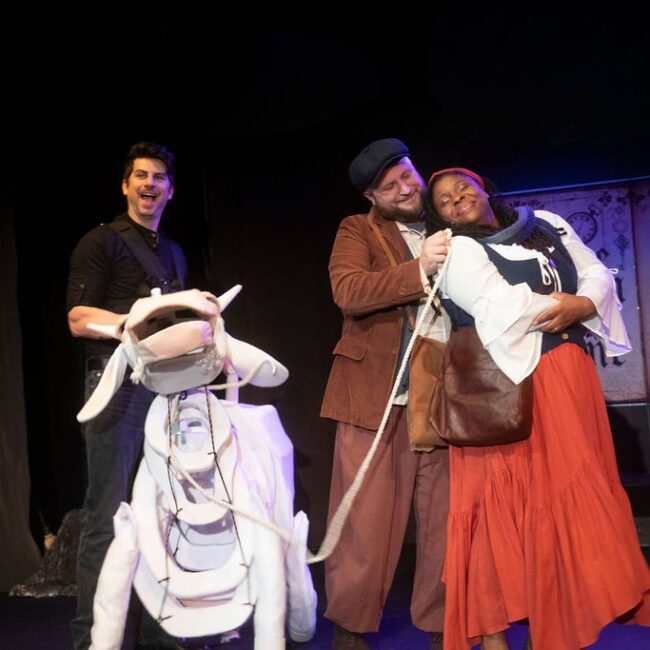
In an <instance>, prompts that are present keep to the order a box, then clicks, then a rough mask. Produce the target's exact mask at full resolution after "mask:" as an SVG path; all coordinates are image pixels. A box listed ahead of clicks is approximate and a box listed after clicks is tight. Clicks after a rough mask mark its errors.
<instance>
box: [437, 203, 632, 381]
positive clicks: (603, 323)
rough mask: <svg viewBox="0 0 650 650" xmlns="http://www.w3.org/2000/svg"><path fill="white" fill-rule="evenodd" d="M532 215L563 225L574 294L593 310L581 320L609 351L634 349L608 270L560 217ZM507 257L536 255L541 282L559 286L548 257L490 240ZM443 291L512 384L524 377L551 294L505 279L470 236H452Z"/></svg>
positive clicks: (536, 351)
mask: <svg viewBox="0 0 650 650" xmlns="http://www.w3.org/2000/svg"><path fill="white" fill-rule="evenodd" d="M535 216H536V217H540V218H541V219H544V220H545V221H548V222H549V223H550V224H552V225H553V226H555V227H556V228H563V229H564V230H565V231H566V233H567V234H566V235H563V236H562V243H563V244H564V246H565V248H566V250H567V252H568V253H569V254H570V255H571V259H572V260H573V263H574V264H575V266H576V270H577V272H578V290H577V292H576V294H577V295H578V296H586V297H588V298H590V299H591V301H592V302H593V303H594V305H595V307H596V312H597V313H596V315H594V316H592V317H591V318H589V319H587V320H585V321H583V323H582V324H583V325H584V326H585V327H586V328H587V329H588V330H590V331H591V332H593V333H594V334H595V335H596V336H598V337H599V338H600V339H601V340H602V341H603V344H604V348H605V352H606V354H607V356H610V357H614V356H619V355H621V354H625V353H626V352H629V351H630V350H631V349H632V348H631V346H630V341H629V339H628V335H627V331H626V329H625V324H624V323H623V319H622V317H621V314H620V309H621V304H620V302H619V300H618V297H617V295H616V288H615V284H614V278H613V276H612V271H610V269H608V268H606V267H605V266H604V265H603V264H602V263H601V262H600V260H599V259H598V258H597V257H596V254H595V253H594V252H593V251H592V250H591V249H590V248H588V247H587V246H585V245H584V244H583V243H582V240H581V239H580V237H578V235H577V234H576V232H575V231H574V230H573V228H572V227H571V226H570V225H569V224H568V223H567V222H566V221H565V220H564V219H562V218H561V217H560V216H558V215H556V214H553V213H552V212H547V211H546V210H535ZM489 246H491V247H492V248H493V249H494V250H495V251H496V252H497V253H499V255H501V256H503V257H505V258H506V259H509V260H527V259H537V261H538V262H539V265H540V270H541V273H542V278H543V281H544V282H545V283H546V284H550V285H553V288H552V290H557V291H562V287H561V285H559V277H558V276H557V273H556V272H555V269H554V268H553V267H552V266H551V265H550V264H549V263H548V261H547V259H546V257H545V256H544V255H542V254H541V253H539V252H538V251H533V250H529V249H527V248H524V247H523V246H520V245H518V244H507V245H506V244H489ZM440 289H441V291H442V293H443V296H445V297H448V298H450V299H451V300H452V301H453V302H455V303H456V304H457V305H458V306H459V307H460V308H461V309H463V310H465V311H466V312H467V313H468V314H471V315H472V316H473V317H474V319H475V321H476V330H477V332H478V335H479V337H480V339H481V341H482V342H483V345H484V346H485V348H486V349H487V350H488V352H489V353H490V355H491V356H492V358H493V359H494V361H495V363H496V364H497V365H498V366H499V368H501V370H503V372H504V373H505V374H506V375H508V377H510V379H512V381H514V382H515V383H519V382H520V381H522V380H523V379H524V378H525V377H527V376H528V375H529V374H530V373H531V372H533V370H534V369H535V367H536V366H537V364H538V362H539V358H540V356H541V347H542V333H541V332H537V331H533V330H531V325H532V321H533V320H534V319H535V317H536V316H537V315H538V314H540V313H541V312H543V311H544V310H545V309H548V307H550V306H551V305H553V303H554V301H555V299H554V298H551V297H550V296H545V295H541V294H538V293H535V292H533V291H532V290H531V289H530V287H529V286H528V285H527V284H525V283H521V284H516V285H511V284H509V283H508V282H507V281H506V280H505V279H504V278H503V276H502V275H501V274H500V273H499V271H498V270H497V268H496V267H495V266H494V264H493V263H492V262H491V261H490V259H489V258H488V256H487V254H486V252H485V249H484V248H483V246H482V245H481V244H479V243H478V242H476V241H474V240H473V239H471V238H469V237H462V236H456V237H453V238H452V240H451V248H450V253H449V262H448V265H447V269H446V272H445V273H444V276H443V278H442V280H441V283H440Z"/></svg>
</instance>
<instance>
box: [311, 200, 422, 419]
mask: <svg viewBox="0 0 650 650" xmlns="http://www.w3.org/2000/svg"><path fill="white" fill-rule="evenodd" d="M368 218H370V219H372V220H373V221H374V222H375V223H376V224H377V226H378V227H379V228H380V230H381V232H382V234H383V236H384V238H385V240H386V242H387V244H388V246H389V248H390V249H391V251H392V253H393V255H394V256H395V260H396V261H397V266H391V264H390V261H389V259H388V257H387V255H386V253H385V251H384V250H383V248H382V246H381V244H380V243H379V240H378V239H377V236H376V235H375V233H373V231H372V229H371V227H370V223H369V221H368ZM409 258H410V254H409V253H408V249H407V246H406V242H405V241H404V238H403V237H402V235H401V234H400V231H399V229H398V228H397V226H396V224H395V223H394V222H393V221H390V220H388V219H384V218H383V217H381V216H380V215H379V214H377V213H376V212H375V211H374V209H373V210H371V211H370V215H363V214H359V215H354V216H351V217H347V218H346V219H343V221H342V222H341V224H340V226H339V229H338V232H337V234H336V240H335V242H334V248H333V249H332V255H331V257H330V263H329V274H330V281H331V283H332V293H333V295H334V302H335V303H336V304H337V305H338V306H339V307H340V309H341V311H342V312H343V332H342V335H341V338H340V339H339V341H338V343H337V344H336V347H335V348H334V351H333V354H334V363H333V365H332V370H331V372H330V376H329V380H328V382H327V388H326V389H325V396H324V398H323V404H322V407H321V412H320V414H321V416H322V417H326V418H331V419H333V420H338V421H341V422H347V423H350V424H354V425H356V426H360V427H364V428H367V429H373V430H376V429H378V428H379V423H380V421H381V417H382V415H383V413H384V409H385V408H386V402H387V400H388V397H389V396H390V391H391V388H392V382H393V379H394V376H395V370H396V365H397V357H398V354H399V347H400V340H401V333H402V326H403V321H404V318H405V317H406V312H405V309H404V307H405V306H406V305H407V304H408V303H410V302H413V301H414V300H418V299H419V298H421V297H423V296H424V295H425V293H424V290H423V288H422V280H421V277H420V269H419V262H418V260H417V259H415V260H414V259H409Z"/></svg>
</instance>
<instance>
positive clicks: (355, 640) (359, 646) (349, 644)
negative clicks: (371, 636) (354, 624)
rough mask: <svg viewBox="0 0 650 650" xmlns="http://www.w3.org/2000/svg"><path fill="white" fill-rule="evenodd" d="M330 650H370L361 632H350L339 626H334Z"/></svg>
mask: <svg viewBox="0 0 650 650" xmlns="http://www.w3.org/2000/svg"><path fill="white" fill-rule="evenodd" d="M332 650H370V646H369V645H368V644H367V643H366V642H365V641H364V639H363V633H362V632H350V630H346V629H345V628H344V627H341V626H340V625H335V626H334V638H333V639H332Z"/></svg>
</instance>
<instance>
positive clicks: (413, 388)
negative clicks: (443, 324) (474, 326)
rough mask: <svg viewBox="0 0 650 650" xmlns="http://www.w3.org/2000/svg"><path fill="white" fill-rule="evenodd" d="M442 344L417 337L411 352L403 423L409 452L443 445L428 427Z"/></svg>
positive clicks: (433, 430)
mask: <svg viewBox="0 0 650 650" xmlns="http://www.w3.org/2000/svg"><path fill="white" fill-rule="evenodd" d="M446 347H447V346H446V344H445V343H442V342H440V341H436V340H435V339H431V338H428V337H426V336H417V337H416V339H415V343H414V344H413V350H412V351H411V364H410V367H409V398H408V402H407V406H406V408H407V411H406V414H407V423H408V432H409V442H410V445H411V451H431V450H432V449H434V448H436V447H446V446H447V443H446V442H445V441H444V440H443V439H442V438H441V437H440V436H439V435H438V432H437V431H436V429H435V428H434V427H433V425H432V424H431V418H430V413H431V400H432V398H433V395H434V391H435V388H436V384H437V383H438V377H440V371H441V369H442V359H443V355H444V353H445V348H446Z"/></svg>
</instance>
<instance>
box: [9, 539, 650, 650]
mask: <svg viewBox="0 0 650 650" xmlns="http://www.w3.org/2000/svg"><path fill="white" fill-rule="evenodd" d="M412 557H413V553H412V548H410V547H408V546H407V547H406V549H405V552H404V554H403V557H402V561H401V562H400V565H399V568H398V571H397V575H396V578H395V582H394V585H393V589H392V591H391V593H390V595H389V599H388V602H387V605H386V609H385V611H384V616H383V619H382V624H381V629H380V631H379V632H377V633H376V634H369V635H368V637H367V638H368V642H369V644H370V647H371V648H373V649H377V650H397V649H399V650H425V649H426V648H428V635H427V634H426V633H424V632H421V631H419V630H417V629H415V628H414V627H413V626H412V625H411V622H410V619H409V610H408V606H409V596H410V588H411V578H412V572H413V563H412ZM312 574H313V576H314V583H315V586H316V589H317V591H318V595H319V606H318V625H317V630H316V636H315V637H314V639H312V641H310V642H309V643H304V644H288V645H287V647H288V648H293V649H298V648H300V649H301V650H325V649H329V648H330V646H331V640H332V632H333V629H332V624H331V623H330V622H329V621H327V620H325V619H324V618H323V611H324V604H325V598H324V594H323V571H322V565H317V566H316V567H314V568H313V569H312ZM74 607H75V601H74V598H69V597H55V598H16V597H9V596H8V595H7V594H0V648H2V649H3V650H18V649H20V650H70V648H72V641H71V636H70V631H69V622H70V619H71V618H72V616H73V613H74ZM526 633H527V631H526V628H525V627H524V626H522V625H514V626H513V627H512V628H511V629H510V630H509V631H508V639H509V641H510V645H511V648H512V650H521V648H523V645H524V642H525V639H526ZM240 637H241V638H240V639H238V640H233V641H231V642H230V643H228V644H224V645H218V644H217V641H218V640H217V639H215V644H214V645H211V646H208V647H211V648H220V650H231V649H232V650H245V649H249V648H250V649H252V648H253V629H252V624H251V622H250V621H249V623H247V624H246V625H245V626H244V627H243V628H242V629H241V630H240ZM183 645H184V646H185V647H187V648H197V647H201V646H197V645H195V644H192V643H189V642H188V643H184V644H183ZM122 647H123V649H124V650H132V648H133V632H132V629H131V628H130V627H129V628H128V629H127V633H126V636H125V642H124V645H123V646H122ZM477 647H478V646H477ZM589 648H590V650H650V628H645V627H640V626H637V625H616V624H612V625H608V626H607V627H606V628H605V629H604V630H603V633H602V634H601V638H600V639H599V641H598V642H597V643H595V644H594V645H592V646H590V647H589Z"/></svg>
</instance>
